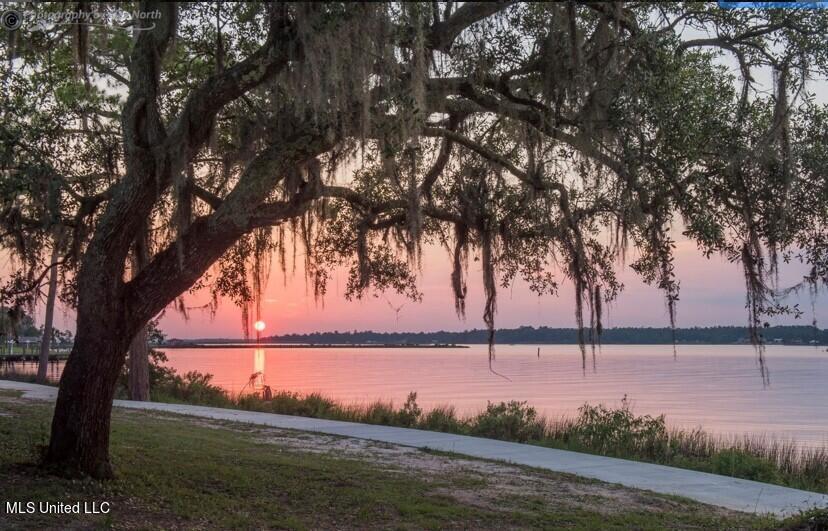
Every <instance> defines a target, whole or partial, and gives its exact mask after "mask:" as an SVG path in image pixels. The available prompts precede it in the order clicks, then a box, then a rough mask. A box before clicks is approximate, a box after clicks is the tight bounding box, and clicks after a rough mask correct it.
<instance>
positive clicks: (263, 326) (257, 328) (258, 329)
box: [253, 321, 265, 332]
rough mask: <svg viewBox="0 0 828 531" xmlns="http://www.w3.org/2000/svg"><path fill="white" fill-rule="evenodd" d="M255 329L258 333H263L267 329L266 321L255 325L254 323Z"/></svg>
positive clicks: (257, 322)
mask: <svg viewBox="0 0 828 531" xmlns="http://www.w3.org/2000/svg"><path fill="white" fill-rule="evenodd" d="M253 328H255V329H256V331H257V332H261V331H262V330H264V329H265V323H264V321H256V322H255V323H253Z"/></svg>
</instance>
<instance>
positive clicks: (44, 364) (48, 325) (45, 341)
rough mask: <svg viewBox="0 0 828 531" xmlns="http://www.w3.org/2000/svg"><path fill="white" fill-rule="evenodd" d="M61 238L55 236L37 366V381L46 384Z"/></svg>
mask: <svg viewBox="0 0 828 531" xmlns="http://www.w3.org/2000/svg"><path fill="white" fill-rule="evenodd" d="M60 244H61V242H60V236H58V235H55V237H54V240H53V247H52V258H51V260H50V262H49V263H50V265H51V267H52V269H51V270H50V271H49V292H48V294H47V295H46V315H45V316H44V320H43V336H42V338H41V340H40V358H39V360H38V365H37V381H38V383H41V384H45V383H46V376H47V372H48V369H49V347H50V346H51V345H52V325H53V323H54V317H55V299H56V298H57V281H58V266H57V262H58V257H59V256H60V247H61V245H60Z"/></svg>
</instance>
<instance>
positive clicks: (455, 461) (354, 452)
mask: <svg viewBox="0 0 828 531" xmlns="http://www.w3.org/2000/svg"><path fill="white" fill-rule="evenodd" d="M144 414H147V413H144ZM153 415H156V414H154V413H153ZM158 416H159V417H167V418H170V417H169V416H167V415H163V414H161V415H158ZM173 418H176V419H181V418H182V417H178V416H174V417H173ZM188 420H189V421H190V422H195V423H197V424H198V425H200V426H205V427H211V428H216V429H231V430H236V431H242V432H245V433H248V434H252V435H253V436H255V437H256V438H258V439H259V440H261V441H263V442H266V443H268V444H272V445H274V446H275V447H277V448H279V449H284V450H287V451H296V452H311V453H319V454H325V455H330V456H332V457H337V458H345V459H356V460H362V461H369V462H371V463H374V464H375V465H376V466H378V467H381V468H382V469H384V470H385V471H387V472H388V473H392V474H405V475H415V476H417V477H418V478H420V479H424V480H425V481H428V482H433V483H437V484H445V483H446V480H447V479H448V478H453V481H451V483H452V485H451V487H450V488H447V487H437V489H436V490H437V491H438V492H441V493H442V494H445V495H447V496H450V497H452V498H455V499H457V500H458V501H460V502H462V503H464V504H467V505H471V506H474V507H481V508H487V509H499V510H503V509H504V501H507V500H520V499H522V498H523V499H526V498H530V499H531V500H532V501H533V502H538V503H543V504H548V505H549V506H557V507H573V508H578V509H585V510H588V511H596V512H599V513H601V514H612V513H616V512H618V511H620V510H622V509H623V511H624V512H636V511H642V512H653V511H675V510H677V509H679V510H681V508H682V507H685V510H686V507H687V505H689V504H691V503H693V502H685V501H683V500H680V499H673V498H669V497H663V496H659V495H655V494H654V493H652V492H648V491H643V490H637V489H632V488H628V487H624V486H621V485H613V484H609V483H603V482H600V481H595V480H589V479H585V478H581V477H577V476H574V475H570V474H561V473H555V472H548V471H544V470H539V469H534V468H529V467H524V466H519V465H509V464H506V463H498V462H493V461H486V460H482V459H474V458H468V457H465V456H460V455H448V454H442V453H434V452H430V451H423V450H420V449H417V448H412V447H408V446H400V445H393V444H388V443H382V442H375V441H368V440H363V439H352V438H347V437H336V436H331V435H323V434H316V433H308V432H299V431H293V430H282V429H278V428H268V427H263V426H254V425H240V424H237V423H232V422H225V421H211V420H205V419H188ZM527 493H528V494H527ZM705 511H706V512H708V514H711V515H712V514H717V515H722V516H726V515H733V514H738V513H735V512H732V511H729V510H727V509H724V508H720V507H713V506H705Z"/></svg>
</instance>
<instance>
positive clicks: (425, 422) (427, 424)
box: [419, 406, 464, 433]
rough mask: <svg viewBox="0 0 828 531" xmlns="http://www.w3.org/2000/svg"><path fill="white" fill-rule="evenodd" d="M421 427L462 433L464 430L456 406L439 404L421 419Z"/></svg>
mask: <svg viewBox="0 0 828 531" xmlns="http://www.w3.org/2000/svg"><path fill="white" fill-rule="evenodd" d="M419 427H420V428H422V429H424V430H431V431H444V432H450V433H460V432H462V431H463V429H464V426H463V423H462V422H461V421H460V420H459V419H458V418H457V412H456V411H455V409H454V406H437V407H435V408H434V409H432V410H431V411H429V412H428V413H426V414H425V415H423V417H422V419H421V420H420V425H419Z"/></svg>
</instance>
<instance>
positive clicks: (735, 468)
mask: <svg viewBox="0 0 828 531" xmlns="http://www.w3.org/2000/svg"><path fill="white" fill-rule="evenodd" d="M710 464H711V468H712V472H713V473H715V474H721V475H723V476H733V477H739V478H743V479H752V480H754V481H761V482H763V483H777V482H779V480H780V479H781V478H780V475H779V470H778V469H777V467H776V465H775V464H774V463H772V462H771V461H769V460H767V459H762V458H761V457H756V456H754V455H750V454H748V453H746V452H743V451H741V450H735V449H728V450H722V451H720V452H718V453H717V454H715V455H714V456H713V457H712V458H711V460H710Z"/></svg>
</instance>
